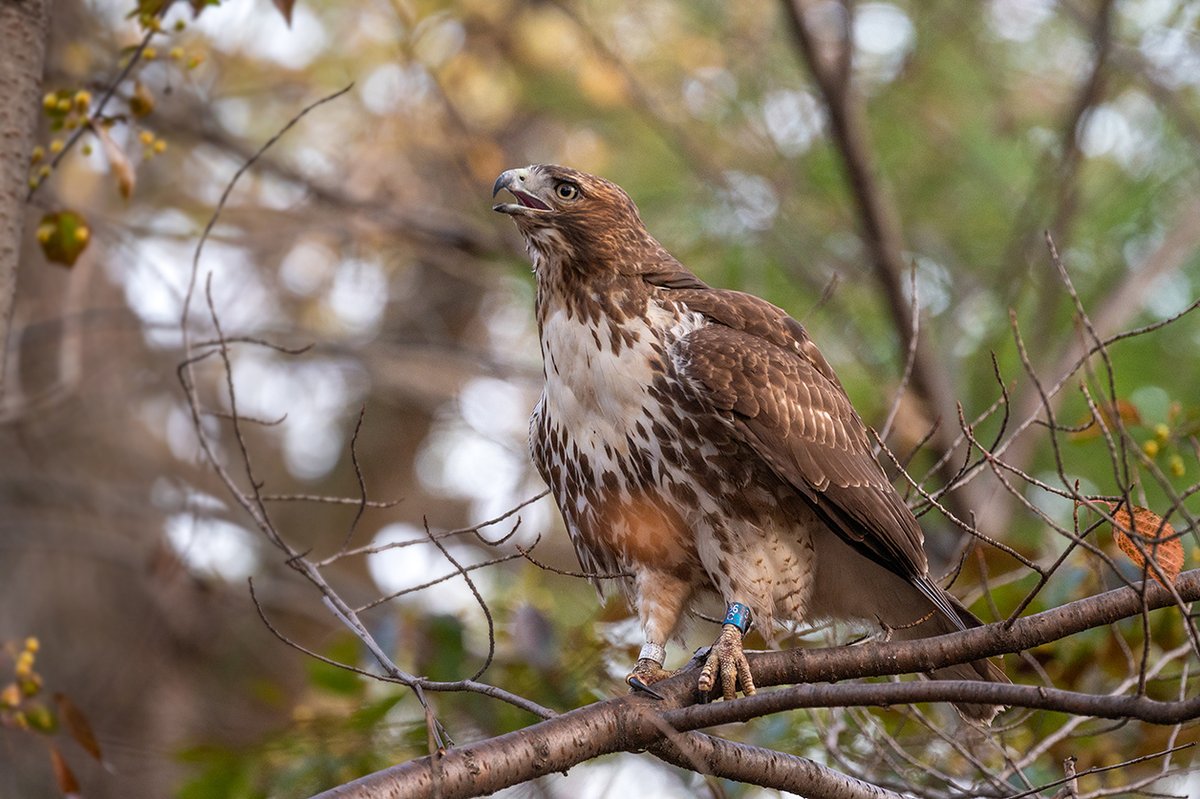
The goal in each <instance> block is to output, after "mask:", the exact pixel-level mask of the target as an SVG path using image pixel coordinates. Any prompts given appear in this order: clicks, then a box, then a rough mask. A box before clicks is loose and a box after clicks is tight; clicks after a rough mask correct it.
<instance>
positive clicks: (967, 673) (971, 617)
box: [892, 580, 1012, 724]
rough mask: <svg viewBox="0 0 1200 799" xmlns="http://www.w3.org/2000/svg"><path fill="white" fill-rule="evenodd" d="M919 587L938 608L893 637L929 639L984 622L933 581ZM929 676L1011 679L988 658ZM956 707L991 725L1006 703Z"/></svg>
mask: <svg viewBox="0 0 1200 799" xmlns="http://www.w3.org/2000/svg"><path fill="white" fill-rule="evenodd" d="M922 583H923V584H922ZM916 587H917V588H918V589H919V590H920V591H921V593H922V594H924V595H925V596H926V597H927V598H928V599H930V600H931V601H932V602H933V604H934V606H935V608H936V609H935V610H934V611H933V615H932V616H931V617H930V618H929V619H927V620H925V621H923V622H922V623H920V624H917V625H914V626H912V627H908V628H905V629H897V630H894V631H893V636H892V637H893V638H897V639H901V640H908V639H914V638H930V637H932V636H935V635H944V634H945V633H952V632H958V631H959V630H969V629H971V628H972V627H979V626H981V625H982V624H983V622H982V621H980V620H979V618H978V617H977V616H976V615H975V614H974V613H972V612H971V611H969V610H967V609H966V607H965V606H964V605H963V604H962V603H961V602H959V601H958V600H957V599H955V598H954V597H953V596H951V595H950V594H948V593H946V592H945V591H943V590H942V589H941V588H939V587H938V586H937V585H936V584H934V583H933V581H932V580H927V581H921V583H916ZM933 592H937V596H936V598H934V597H932V596H929V595H930V594H931V593H933ZM950 611H953V613H954V615H953V616H950V615H949V612H950ZM926 676H927V677H930V678H932V679H935V680H982V681H984V682H998V683H1005V684H1008V683H1011V682H1012V681H1011V680H1009V679H1008V677H1006V676H1005V674H1004V672H1003V671H1001V670H1000V667H999V666H997V665H996V664H995V663H993V662H992V661H990V660H986V659H984V660H973V661H971V662H970V663H960V664H958V665H956V666H947V667H946V668H944V669H935V670H934V671H932V672H930V673H928V674H927V675H926ZM954 707H955V709H957V710H958V712H959V713H961V714H962V715H963V716H965V717H966V718H968V719H971V720H972V721H977V722H981V723H983V724H991V722H992V719H994V718H995V717H996V714H997V713H999V712H1000V711H1001V710H1003V709H1004V706H1003V705H975V704H966V703H964V704H955V705H954Z"/></svg>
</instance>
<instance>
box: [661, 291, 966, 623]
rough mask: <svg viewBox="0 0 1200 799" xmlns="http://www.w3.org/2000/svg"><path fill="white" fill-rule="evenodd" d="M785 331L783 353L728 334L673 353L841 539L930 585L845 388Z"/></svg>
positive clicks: (913, 535) (696, 336)
mask: <svg viewBox="0 0 1200 799" xmlns="http://www.w3.org/2000/svg"><path fill="white" fill-rule="evenodd" d="M707 293H709V294H715V293H717V292H707ZM742 296H745V295H742ZM751 299H753V298H751ZM759 302H761V301H759ZM762 304H763V305H766V306H767V307H768V308H772V309H774V306H770V305H769V304H767V303H762ZM756 310H759V313H758V315H757V316H751V319H750V320H751V322H760V321H765V320H763V317H764V316H766V315H767V314H766V312H764V311H762V310H760V309H756ZM775 310H776V311H778V313H779V314H783V312H782V311H779V310H778V309H775ZM784 318H787V317H786V315H784ZM722 321H723V320H722ZM756 326H757V325H756ZM796 328H799V325H798V324H796ZM779 330H786V331H787V332H788V338H787V339H784V340H782V343H783V344H784V345H783V346H781V342H780V339H779V337H778V335H775V336H773V337H774V338H776V341H771V340H768V339H767V338H763V337H760V336H759V335H755V334H754V333H751V332H749V331H747V330H738V329H734V328H732V327H726V326H723V325H712V326H710V327H706V328H702V329H700V330H697V331H694V332H692V333H691V334H689V335H687V336H686V337H684V338H683V339H681V340H680V341H679V342H678V343H677V344H676V345H675V356H676V363H677V366H678V368H679V369H680V370H681V372H682V375H683V377H684V378H685V379H687V380H688V381H689V383H690V384H691V385H692V386H693V388H694V389H695V390H696V391H697V392H698V393H699V394H700V395H701V398H702V399H703V400H705V401H706V402H708V403H709V404H710V405H711V406H712V407H713V408H714V410H718V411H724V412H726V413H727V414H728V415H730V417H731V419H732V421H733V424H734V427H735V428H736V429H737V430H739V432H740V433H741V434H742V436H743V437H744V439H745V441H746V442H747V443H748V444H749V445H750V446H751V448H752V449H754V451H755V452H756V454H758V455H759V456H760V457H762V458H763V459H764V460H765V461H766V462H767V463H768V464H769V465H770V466H771V468H772V469H773V470H774V471H775V472H776V474H778V475H779V476H780V477H781V478H782V479H783V480H785V481H787V482H788V483H790V484H791V485H793V486H794V487H795V488H796V489H797V490H798V491H800V492H801V493H802V494H804V495H805V496H807V497H808V498H809V500H810V501H811V502H812V503H813V505H814V507H815V508H816V509H817V511H818V512H819V513H821V514H822V516H824V517H826V519H827V521H828V522H829V523H830V524H831V526H832V527H833V528H834V530H835V531H837V532H838V533H839V534H841V535H842V536H843V537H844V538H846V539H847V540H848V541H849V542H850V543H851V544H853V545H855V546H856V547H858V548H859V549H860V551H862V552H863V553H864V554H866V555H868V556H869V557H871V558H872V559H873V560H876V561H877V562H879V563H881V564H882V565H884V566H886V567H887V568H889V569H891V570H892V571H894V572H896V573H898V574H900V575H901V576H904V577H908V578H917V577H924V576H925V574H926V572H927V570H928V567H927V561H926V558H925V552H924V550H923V548H922V540H923V536H922V533H921V528H920V525H918V524H917V521H916V519H915V518H914V517H913V515H912V513H911V512H910V511H909V509H908V507H907V505H905V504H904V501H903V499H902V498H901V497H900V496H899V494H897V493H896V490H895V489H894V488H893V487H892V484H891V482H890V481H889V480H888V478H887V475H886V474H885V473H884V471H883V469H882V468H881V467H880V466H879V463H878V461H876V460H875V457H874V455H873V454H872V453H871V449H870V442H869V438H868V437H867V431H866V427H865V426H864V425H863V423H862V420H861V419H859V417H858V414H857V413H856V412H855V411H854V408H853V407H852V406H851V404H850V400H849V398H848V397H847V396H846V393H845V391H844V390H843V389H842V386H841V384H840V383H838V382H837V378H836V377H833V376H832V370H831V369H829V366H828V364H827V363H826V362H825V360H824V359H823V358H821V359H820V361H819V362H817V361H814V360H813V358H812V355H811V353H813V352H815V350H816V348H815V347H814V346H812V345H811V341H809V340H808V339H807V336H805V338H804V339H803V340H801V341H797V340H796V339H795V338H793V337H792V335H793V333H794V331H792V330H789V329H788V328H786V327H785V326H783V325H778V324H777V325H776V326H775V331H776V332H777V331H779ZM799 332H800V333H801V334H803V329H802V328H799ZM787 341H790V342H791V346H788V345H787V344H786V342H787ZM819 355H820V354H819V353H817V357H819ZM918 587H919V586H918ZM931 599H932V597H931ZM935 601H936V600H935ZM943 601H944V600H943ZM939 604H941V603H939ZM944 609H945V608H944Z"/></svg>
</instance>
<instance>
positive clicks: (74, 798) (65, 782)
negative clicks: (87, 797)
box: [50, 744, 83, 799]
mask: <svg viewBox="0 0 1200 799" xmlns="http://www.w3.org/2000/svg"><path fill="white" fill-rule="evenodd" d="M50 764H51V766H53V767H54V778H55V780H56V781H57V782H58V789H59V790H60V791H62V793H63V796H65V797H67V799H78V798H79V797H80V796H82V795H83V794H82V792H81V790H80V788H79V780H77V779H75V772H73V771H71V767H70V766H69V765H67V761H66V758H64V757H63V756H62V752H60V751H58V747H57V746H55V745H54V744H50Z"/></svg>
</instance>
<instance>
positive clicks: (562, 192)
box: [554, 183, 579, 200]
mask: <svg viewBox="0 0 1200 799" xmlns="http://www.w3.org/2000/svg"><path fill="white" fill-rule="evenodd" d="M554 193H555V194H557V195H558V199H560V200H574V199H575V198H576V197H578V196H579V187H578V186H576V185H575V184H574V183H559V184H558V187H557V188H556V189H555V190H554Z"/></svg>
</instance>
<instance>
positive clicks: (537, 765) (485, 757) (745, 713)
mask: <svg viewBox="0 0 1200 799" xmlns="http://www.w3.org/2000/svg"><path fill="white" fill-rule="evenodd" d="M1174 588H1175V593H1176V594H1177V595H1178V597H1179V598H1180V599H1181V600H1183V601H1184V602H1193V601H1196V600H1200V570H1193V571H1188V572H1184V573H1183V574H1181V575H1180V576H1179V579H1178V580H1177V581H1176V583H1175V586H1174ZM1170 606H1176V598H1175V597H1174V596H1172V592H1170V591H1168V590H1167V589H1165V588H1163V587H1162V586H1160V585H1158V584H1157V583H1155V582H1151V583H1149V584H1140V585H1138V586H1137V587H1136V588H1128V587H1126V588H1118V589H1116V590H1113V591H1108V592H1106V593H1104V594H1099V595H1097V596H1092V597H1088V598H1086V599H1080V600H1077V601H1075V602H1071V603H1069V604H1067V605H1064V606H1062V607H1059V608H1054V609H1053V610H1048V611H1045V612H1043V613H1038V614H1035V615H1033V616H1027V617H1024V618H1021V619H1017V620H1016V621H1015V622H1014V623H1013V624H1012V625H1011V626H1010V627H1008V628H1006V627H1005V625H1004V623H1003V622H999V623H996V624H989V625H986V626H983V627H978V628H976V629H973V630H967V631H964V632H958V633H952V634H950V635H944V636H939V637H937V638H929V639H923V640H917V641H903V642H887V643H870V644H864V645H861V646H851V647H846V646H842V647H831V648H827V649H815V650H800V649H795V650H789V651H786V652H761V653H753V654H751V656H750V657H751V664H752V666H753V668H754V674H755V682H756V683H757V684H759V685H761V686H764V687H765V686H769V685H780V684H784V683H798V682H807V683H814V682H825V681H829V680H846V679H852V678H857V677H866V676H879V675H885V674H903V673H910V672H925V671H930V670H932V669H935V668H940V667H944V666H948V665H951V664H954V663H964V662H968V661H971V660H977V659H979V658H983V657H991V656H995V655H1000V654H1005V653H1013V652H1020V651H1022V650H1025V649H1031V648H1033V647H1037V646H1041V645H1043V644H1047V643H1051V642H1053V641H1057V640H1059V639H1062V638H1065V637H1067V636H1069V635H1072V634H1075V633H1078V632H1081V631H1083V630H1087V629H1091V628H1094V627H1102V626H1105V625H1108V624H1112V623H1113V622H1116V621H1119V620H1120V619H1124V618H1131V617H1136V616H1139V615H1141V613H1142V611H1143V608H1148V609H1150V610H1154V609H1158V608H1164V607H1170ZM694 687H695V674H692V673H683V674H680V675H679V676H676V677H673V678H671V679H670V680H666V681H663V682H662V683H659V684H657V685H656V686H655V690H657V691H659V692H660V693H662V694H663V696H665V697H666V698H665V699H664V700H662V701H655V700H652V699H648V698H646V697H644V696H623V697H619V698H617V699H610V700H607V701H604V702H597V703H595V704H593V705H589V706H587V707H583V708H580V709H578V710H574V711H571V712H569V713H564V714H562V715H560V716H557V717H555V718H553V719H549V720H548V721H544V722H541V723H540V724H535V725H533V726H530V727H526V728H525V729H523V730H518V731H516V732H513V733H509V734H507V735H502V736H499V737H496V738H492V739H489V740H486V741H481V742H479V743H475V744H471V745H468V746H462V747H457V748H454V749H451V750H449V751H448V752H446V753H445V754H444V755H442V756H440V757H439V758H438V763H437V774H438V775H439V784H438V788H437V790H438V793H439V795H440V796H442V797H446V799H449V798H450V797H456V796H474V795H478V794H481V793H489V792H491V791H496V790H499V789H500V788H503V787H506V786H509V785H514V784H517V783H519V782H525V781H527V780H530V779H533V778H534V777H538V776H541V775H544V774H550V773H552V772H555V771H563V770H565V769H568V768H570V767H571V766H573V765H576V764H578V763H582V762H584V761H586V760H590V759H592V758H595V757H599V756H601V755H605V754H610V753H612V752H618V751H636V750H639V749H645V748H647V747H652V746H658V745H661V743H662V742H663V741H664V740H665V739H666V738H667V736H666V735H665V734H664V732H663V730H664V723H666V725H669V726H668V727H667V729H670V728H671V727H674V728H675V729H680V728H681V727H683V728H688V727H698V726H701V725H708V724H716V723H727V722H731V721H745V720H747V719H749V718H753V717H755V716H758V715H762V714H763V713H769V712H777V711H778V710H783V709H788V708H794V707H802V706H803V707H841V706H846V705H851V704H898V703H905V702H909V701H954V702H963V701H966V702H984V703H992V702H998V703H1003V704H1011V705H1013V706H1021V707H1033V708H1040V709H1045V710H1057V711H1061V712H1069V713H1082V714H1087V715H1095V716H1101V717H1107V718H1115V717H1121V718H1142V719H1145V720H1147V721H1151V722H1154V723H1177V722H1178V721H1180V720H1182V719H1190V718H1196V717H1197V716H1200V699H1197V698H1193V699H1189V700H1184V701H1180V702H1158V701H1155V700H1151V699H1148V698H1146V697H1142V696H1104V695H1098V696H1093V695H1088V694H1081V693H1076V692H1072V691H1060V690H1057V689H1047V688H1039V687H1036V686H1020V685H1013V686H1008V685H996V684H991V683H977V682H951V681H942V682H906V683H878V684H863V685H855V684H850V685H811V684H806V685H797V686H795V687H793V688H787V689H783V690H781V691H775V692H765V693H763V694H761V695H758V696H754V697H746V698H743V699H738V700H735V701H733V702H722V703H718V704H714V705H702V706H700V705H698V706H694V707H688V706H689V705H691V704H692V703H693V702H694V696H693V694H694ZM687 741H688V742H689V743H691V742H692V738H691V737H690V736H689V737H688V738H687ZM705 746H706V745H705V744H700V743H698V744H697V747H698V749H697V750H696V751H689V752H686V753H684V752H678V751H676V752H675V753H674V754H678V755H679V757H682V758H686V759H687V760H688V762H689V764H690V763H692V761H694V760H696V759H697V752H699V758H700V759H701V760H704V759H705V757H706V754H705V752H706V750H705V748H704V747H705ZM708 751H715V749H714V750H708ZM670 756H672V755H668V758H669V757H670ZM747 756H748V753H747V754H746V755H743V757H744V758H745V757H747ZM788 762H791V761H788ZM719 765H721V767H722V768H724V769H729V770H730V771H731V772H732V770H734V769H735V768H737V766H736V764H735V763H732V762H731V761H730V760H729V759H728V758H722V759H721V760H720V763H719ZM772 773H773V774H774V772H772ZM791 773H792V774H793V775H796V779H801V776H800V775H802V774H803V773H804V769H803V768H801V767H800V766H799V764H795V763H793V764H792V772H791ZM433 775H434V771H433V768H432V764H431V760H430V758H428V757H425V758H420V759H418V760H413V761H410V762H408V763H405V764H402V765H399V766H394V767H392V768H389V769H385V770H383V771H379V772H376V773H375V774H372V775H369V776H366V777H363V778H362V779H359V780H356V781H355V782H352V783H348V784H346V785H343V786H340V787H338V788H335V789H333V790H331V791H327V792H326V793H323V794H321V795H320V799H335V797H336V798H337V799H348V798H349V797H355V798H358V797H361V798H362V799H366V797H379V796H389V797H399V796H426V795H431V793H432V791H433ZM746 776H747V777H751V776H753V775H752V774H748V775H746ZM835 776H836V775H835ZM818 777H820V778H824V775H816V774H814V776H813V779H814V780H817V779H818ZM739 779H741V777H739ZM749 781H751V782H753V781H755V780H752V779H751V780H749ZM771 784H774V783H771ZM843 784H848V783H843ZM814 786H815V782H814V783H808V784H806V785H805V787H803V788H801V787H799V786H798V785H797V786H796V787H794V788H789V790H794V791H797V792H801V793H805V794H806V795H812V796H820V795H827V794H822V793H819V792H818V790H819V789H818V788H816V787H814ZM846 790H850V788H846ZM828 795H839V794H828ZM840 795H844V796H858V795H862V794H854V793H845V794H840ZM866 795H872V794H866ZM873 795H876V796H880V795H886V794H873Z"/></svg>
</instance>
